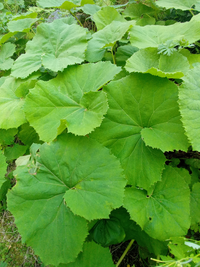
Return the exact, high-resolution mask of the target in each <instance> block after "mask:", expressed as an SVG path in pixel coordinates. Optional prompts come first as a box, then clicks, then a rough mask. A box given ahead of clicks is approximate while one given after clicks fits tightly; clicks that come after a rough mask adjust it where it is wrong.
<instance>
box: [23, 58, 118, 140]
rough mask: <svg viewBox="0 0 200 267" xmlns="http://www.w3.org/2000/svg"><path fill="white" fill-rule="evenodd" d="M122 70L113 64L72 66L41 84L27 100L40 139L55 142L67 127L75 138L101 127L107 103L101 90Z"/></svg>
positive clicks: (30, 117) (28, 110)
mask: <svg viewBox="0 0 200 267" xmlns="http://www.w3.org/2000/svg"><path fill="white" fill-rule="evenodd" d="M119 71H120V68H119V67H116V66H115V65H112V64H111V63H110V62H105V63H104V62H99V63H97V64H85V65H80V66H77V65H76V66H71V67H70V68H67V70H66V71H64V72H63V73H60V74H59V75H58V76H57V77H56V78H55V79H53V80H50V81H48V82H43V81H39V82H38V83H37V85H36V87H35V88H34V89H32V90H31V92H30V93H29V94H28V96H27V97H26V101H25V108H24V110H25V113H26V117H27V119H28V121H29V122H30V125H31V126H33V128H35V130H36V131H37V132H38V134H39V136H40V138H41V140H44V141H52V140H53V139H54V138H56V136H57V135H58V134H59V133H60V132H61V131H62V130H64V129H65V128H66V127H67V128H68V131H69V132H72V133H74V134H76V135H86V134H88V133H90V132H91V131H93V130H94V128H96V127H99V126H100V125H101V122H102V120H103V118H104V115H105V114H106V112H107V109H108V104H107V97H106V94H105V93H104V92H103V91H98V90H99V89H100V88H101V87H102V86H103V85H104V84H106V83H107V82H108V81H109V80H111V79H112V78H113V77H114V75H115V74H117V73H119ZM60 127H61V128H60Z"/></svg>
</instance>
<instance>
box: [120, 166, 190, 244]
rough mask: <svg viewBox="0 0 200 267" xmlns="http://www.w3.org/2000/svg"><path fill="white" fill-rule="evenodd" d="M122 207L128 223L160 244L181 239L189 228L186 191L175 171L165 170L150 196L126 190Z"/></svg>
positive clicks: (188, 201) (188, 204) (177, 170)
mask: <svg viewBox="0 0 200 267" xmlns="http://www.w3.org/2000/svg"><path fill="white" fill-rule="evenodd" d="M124 206H125V208H127V210H128V211H129V213H130V215H131V219H132V220H134V221H136V223H138V224H139V225H140V226H141V228H142V229H143V230H144V231H145V232H146V233H147V234H148V235H150V236H151V237H153V238H155V239H158V240H161V241H164V240H166V239H167V238H170V237H173V236H180V235H185V234H186V233H187V230H188V228H189V226H190V190H189V188H188V185H187V184H186V182H185V180H184V179H183V177H182V172H181V173H179V169H178V168H177V169H174V168H172V167H169V166H168V167H166V169H165V170H164V171H163V176H162V181H161V182H158V183H157V184H156V185H155V187H154V190H153V192H152V194H151V195H148V194H147V193H146V192H145V190H140V189H136V188H127V189H126V191H125V199H124Z"/></svg>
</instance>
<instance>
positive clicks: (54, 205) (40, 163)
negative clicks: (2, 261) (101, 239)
mask: <svg viewBox="0 0 200 267" xmlns="http://www.w3.org/2000/svg"><path fill="white" fill-rule="evenodd" d="M37 154H38V153H37ZM46 155H48V157H47V156H46ZM15 175H16V179H17V186H15V187H14V189H13V190H12V191H10V192H9V194H8V209H9V210H10V211H11V212H12V214H13V215H14V216H15V221H16V225H17V227H18V229H19V232H20V233H21V235H22V238H23V241H24V242H26V243H27V244H28V245H29V246H32V247H33V248H34V250H35V253H36V254H38V255H39V256H40V258H41V260H42V261H43V262H44V264H46V265H48V264H52V265H56V266H57V265H58V264H60V263H64V264H67V263H69V262H72V261H75V258H76V256H77V254H78V253H79V252H80V251H81V248H82V244H83V242H84V240H85V238H86V236H87V234H88V233H87V224H86V220H85V219H83V218H81V217H79V216H77V215H80V216H82V217H84V218H87V219H88V220H93V219H97V218H108V217H109V213H110V211H111V210H112V209H115V208H117V207H119V206H121V205H122V201H123V194H124V186H125V184H126V180H125V179H124V177H123V174H122V169H121V167H120V164H119V162H118V160H117V159H116V158H115V157H114V156H112V155H110V152H109V150H108V149H106V148H105V147H103V146H102V145H100V144H98V143H97V142H96V141H94V140H90V139H88V137H74V136H72V135H70V134H65V135H61V136H59V137H58V139H57V141H55V142H53V143H51V144H46V143H45V144H43V145H41V146H40V148H39V154H38V155H36V162H35V163H34V164H33V163H30V164H29V165H28V166H25V167H18V168H17V170H16V172H15ZM75 214H77V215H75ZM46 244H48V246H46Z"/></svg>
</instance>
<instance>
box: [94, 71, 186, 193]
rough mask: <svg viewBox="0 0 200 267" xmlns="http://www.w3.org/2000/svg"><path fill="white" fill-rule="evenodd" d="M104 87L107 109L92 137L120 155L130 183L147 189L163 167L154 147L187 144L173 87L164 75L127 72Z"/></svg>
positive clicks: (159, 174) (184, 145) (170, 148)
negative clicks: (156, 75)
mask: <svg viewBox="0 0 200 267" xmlns="http://www.w3.org/2000/svg"><path fill="white" fill-rule="evenodd" d="M104 91H105V92H106V93H107V96H108V104H109V109H108V113H107V115H106V117H105V119H104V121H103V123H102V125H101V127H100V128H98V129H96V130H95V132H94V133H93V134H92V137H93V138H96V139H97V140H99V141H100V142H101V143H103V144H104V145H106V146H108V147H109V148H111V150H112V152H113V153H114V154H115V155H116V156H117V157H118V158H120V160H121V163H122V166H123V168H124V170H125V173H126V175H127V177H128V180H129V183H130V184H132V185H137V186H140V187H143V188H145V189H148V188H149V186H150V185H151V184H153V183H155V182H156V181H158V180H160V179H161V172H162V170H163V168H164V162H165V157H164V156H163V154H162V152H161V151H160V150H158V149H161V150H162V151H169V150H172V151H173V150H174V149H176V150H179V149H181V150H187V148H188V143H187V139H186V136H185V135H184V131H183V127H182V124H181V121H180V114H179V111H178V104H177V98H178V97H177V94H178V92H177V87H176V85H175V84H174V83H172V82H170V81H169V80H168V79H163V78H159V77H155V76H152V75H149V74H131V75H129V76H127V77H125V78H123V79H121V80H118V81H113V82H111V83H110V84H109V85H107V86H106V87H105V88H104ZM149 146H152V147H153V148H151V147H149Z"/></svg>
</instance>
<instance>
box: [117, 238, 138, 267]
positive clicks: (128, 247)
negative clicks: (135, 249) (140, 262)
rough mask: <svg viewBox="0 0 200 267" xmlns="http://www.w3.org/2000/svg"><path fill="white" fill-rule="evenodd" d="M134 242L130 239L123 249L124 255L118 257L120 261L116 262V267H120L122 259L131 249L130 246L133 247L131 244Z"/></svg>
mask: <svg viewBox="0 0 200 267" xmlns="http://www.w3.org/2000/svg"><path fill="white" fill-rule="evenodd" d="M134 241H135V240H134V239H132V240H131V241H130V242H129V244H128V246H127V248H126V249H125V251H124V253H123V254H122V256H121V257H120V259H119V260H118V262H117V264H116V267H118V266H119V265H120V263H121V262H122V261H123V259H124V257H125V256H126V254H127V253H128V251H129V249H130V248H131V246H132V245H133V242H134Z"/></svg>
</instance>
